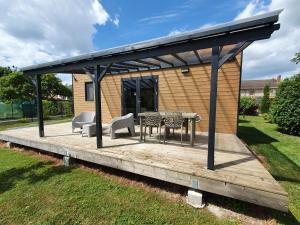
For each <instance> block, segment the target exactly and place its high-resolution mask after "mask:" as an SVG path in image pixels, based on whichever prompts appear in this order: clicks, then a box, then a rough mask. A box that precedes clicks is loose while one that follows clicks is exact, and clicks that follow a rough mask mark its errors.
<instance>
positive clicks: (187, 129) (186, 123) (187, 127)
mask: <svg viewBox="0 0 300 225" xmlns="http://www.w3.org/2000/svg"><path fill="white" fill-rule="evenodd" d="M188 135H189V120H188V119H186V120H185V139H186V140H188Z"/></svg>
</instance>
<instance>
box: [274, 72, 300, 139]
mask: <svg viewBox="0 0 300 225" xmlns="http://www.w3.org/2000/svg"><path fill="white" fill-rule="evenodd" d="M271 113H272V116H273V118H274V122H275V123H276V124H277V125H278V127H279V129H280V130H281V131H282V132H284V133H287V134H293V135H298V136H299V135H300V74H297V75H295V76H293V77H291V78H289V79H285V80H283V81H282V82H281V83H280V85H279V87H278V90H277V94H276V98H275V100H274V102H273V104H272V107H271Z"/></svg>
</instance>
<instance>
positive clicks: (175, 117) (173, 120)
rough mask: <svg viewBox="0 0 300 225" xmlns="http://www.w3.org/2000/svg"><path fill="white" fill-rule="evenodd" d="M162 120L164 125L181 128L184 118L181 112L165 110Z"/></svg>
mask: <svg viewBox="0 0 300 225" xmlns="http://www.w3.org/2000/svg"><path fill="white" fill-rule="evenodd" d="M164 121H165V126H166V127H169V128H181V126H182V123H183V121H184V119H183V117H182V113H181V112H167V113H166V115H165V120H164Z"/></svg>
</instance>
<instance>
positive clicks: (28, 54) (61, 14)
mask: <svg viewBox="0 0 300 225" xmlns="http://www.w3.org/2000/svg"><path fill="white" fill-rule="evenodd" d="M0 8H1V14H0V66H11V65H15V66H17V67H22V66H28V65H31V64H36V63H41V62H45V61H50V60H54V59H58V58H63V57H68V56H73V55H77V54H80V53H83V52H88V51H91V50H93V42H92V37H93V35H94V34H95V32H96V28H95V25H96V24H98V25H104V24H105V23H106V22H107V21H109V18H110V16H109V14H108V13H107V12H106V10H105V9H104V8H103V6H102V5H101V3H100V2H99V1H98V0H64V1H57V0H48V1H39V0H27V1H23V0H10V1H3V0H0Z"/></svg>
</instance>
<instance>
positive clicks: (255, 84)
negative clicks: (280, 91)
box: [241, 76, 281, 90]
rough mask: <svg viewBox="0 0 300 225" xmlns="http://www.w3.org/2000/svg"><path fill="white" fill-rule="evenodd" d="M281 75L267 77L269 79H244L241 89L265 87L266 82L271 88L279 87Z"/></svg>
mask: <svg viewBox="0 0 300 225" xmlns="http://www.w3.org/2000/svg"><path fill="white" fill-rule="evenodd" d="M280 80H281V77H280V76H278V77H277V78H272V79H267V80H243V81H242V84H241V89H242V90H243V89H263V88H264V87H265V85H266V84H269V85H270V88H277V86H278V82H279V81H280Z"/></svg>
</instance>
